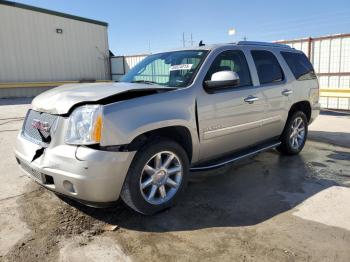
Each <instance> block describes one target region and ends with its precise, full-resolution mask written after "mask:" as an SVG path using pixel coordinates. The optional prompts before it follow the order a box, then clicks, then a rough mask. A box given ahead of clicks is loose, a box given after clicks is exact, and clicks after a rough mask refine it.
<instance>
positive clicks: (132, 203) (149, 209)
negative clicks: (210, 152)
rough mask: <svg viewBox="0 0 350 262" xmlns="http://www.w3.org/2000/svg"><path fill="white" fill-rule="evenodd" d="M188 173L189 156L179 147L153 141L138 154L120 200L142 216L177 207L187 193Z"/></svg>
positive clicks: (173, 143) (131, 166)
mask: <svg viewBox="0 0 350 262" xmlns="http://www.w3.org/2000/svg"><path fill="white" fill-rule="evenodd" d="M188 173H189V160H188V156H187V154H186V152H185V150H184V149H183V148H182V147H181V146H180V145H179V144H178V143H176V142H174V141H172V140H169V139H165V138H157V139H153V140H151V141H149V142H147V143H146V144H145V145H144V146H142V147H141V148H140V149H139V150H138V152H137V153H136V155H135V157H134V160H133V161H132V163H131V165H130V168H129V171H128V174H127V176H126V179H125V182H124V185H123V188H122V192H121V198H122V200H123V201H124V202H125V203H126V204H127V205H128V206H129V207H131V208H132V209H134V210H135V211H137V212H139V213H141V214H144V215H152V214H155V213H157V212H160V211H162V210H164V209H166V208H169V207H171V206H173V205H174V204H175V203H176V201H177V200H178V199H179V197H180V196H181V195H182V194H183V192H184V190H185V187H186V184H187V177H188Z"/></svg>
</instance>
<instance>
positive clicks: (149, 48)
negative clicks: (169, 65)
mask: <svg viewBox="0 0 350 262" xmlns="http://www.w3.org/2000/svg"><path fill="white" fill-rule="evenodd" d="M148 53H151V40H149V41H148Z"/></svg>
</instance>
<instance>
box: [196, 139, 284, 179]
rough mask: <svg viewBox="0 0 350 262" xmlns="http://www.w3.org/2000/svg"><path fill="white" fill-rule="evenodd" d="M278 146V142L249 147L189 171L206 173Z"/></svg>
mask: <svg viewBox="0 0 350 262" xmlns="http://www.w3.org/2000/svg"><path fill="white" fill-rule="evenodd" d="M280 144H281V142H279V141H274V142H270V143H264V144H261V145H259V146H254V147H251V148H248V149H244V150H241V151H238V152H235V153H233V154H232V155H230V156H228V157H225V158H222V159H220V160H217V161H213V162H210V163H206V164H203V165H199V166H194V167H191V168H190V171H191V172H199V171H207V170H210V169H215V168H218V167H222V166H224V165H227V164H231V163H233V162H235V161H238V160H241V159H243V158H247V157H251V156H254V155H256V154H258V153H260V152H263V151H266V150H268V149H271V148H275V147H277V146H279V145H280Z"/></svg>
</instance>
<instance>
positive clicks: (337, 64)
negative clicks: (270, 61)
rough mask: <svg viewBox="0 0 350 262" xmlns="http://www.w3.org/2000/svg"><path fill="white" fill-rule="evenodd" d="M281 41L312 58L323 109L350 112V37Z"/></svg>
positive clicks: (338, 36) (343, 35)
mask: <svg viewBox="0 0 350 262" xmlns="http://www.w3.org/2000/svg"><path fill="white" fill-rule="evenodd" d="M279 42H280V43H285V44H288V45H290V46H291V47H293V48H295V49H299V50H302V51H303V52H304V53H305V54H307V55H308V56H309V57H310V61H311V62H312V64H313V65H314V68H315V71H316V73H317V76H318V79H319V82H320V88H321V98H320V102H321V105H322V107H324V108H332V109H346V110H350V34H342V35H333V36H324V37H318V38H305V39H297V40H290V41H288V40H287V41H279ZM309 49H310V50H309Z"/></svg>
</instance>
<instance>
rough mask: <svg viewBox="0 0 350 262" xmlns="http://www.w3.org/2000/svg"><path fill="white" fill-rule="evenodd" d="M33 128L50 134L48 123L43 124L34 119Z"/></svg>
mask: <svg viewBox="0 0 350 262" xmlns="http://www.w3.org/2000/svg"><path fill="white" fill-rule="evenodd" d="M32 127H33V128H35V129H38V130H39V131H44V132H47V133H48V132H50V125H49V123H48V122H43V121H40V120H38V119H34V120H33V122H32Z"/></svg>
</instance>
